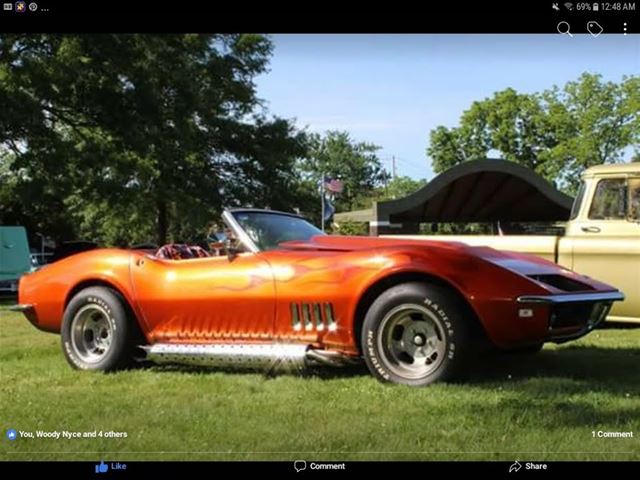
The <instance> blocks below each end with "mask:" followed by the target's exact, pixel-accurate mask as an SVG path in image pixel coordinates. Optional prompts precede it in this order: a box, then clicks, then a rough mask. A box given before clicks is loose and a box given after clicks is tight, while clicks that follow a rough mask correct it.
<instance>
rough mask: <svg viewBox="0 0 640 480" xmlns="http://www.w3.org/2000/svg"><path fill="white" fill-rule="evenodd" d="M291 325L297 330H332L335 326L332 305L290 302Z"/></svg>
mask: <svg viewBox="0 0 640 480" xmlns="http://www.w3.org/2000/svg"><path fill="white" fill-rule="evenodd" d="M290 309H291V327H292V328H293V329H294V330H296V331H298V330H302V329H303V328H304V329H305V330H307V331H310V330H314V329H315V330H316V331H318V332H321V331H323V330H330V331H333V330H335V329H336V328H337V324H336V319H335V316H334V314H333V305H332V304H331V303H329V302H327V303H324V304H323V303H302V304H297V303H291V304H290Z"/></svg>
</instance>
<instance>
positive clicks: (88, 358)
mask: <svg viewBox="0 0 640 480" xmlns="http://www.w3.org/2000/svg"><path fill="white" fill-rule="evenodd" d="M61 337H62V350H63V352H64V355H65V357H66V359H67V361H68V362H69V364H70V365H71V366H72V367H73V368H76V369H79V370H100V371H104V372H108V371H112V370H117V369H120V368H124V367H126V366H128V364H129V363H130V362H131V359H132V354H133V348H134V343H135V342H134V338H135V329H134V328H133V325H132V324H131V322H130V321H129V318H128V316H127V309H126V308H125V305H124V304H123V300H121V298H120V297H119V295H117V294H116V292H114V291H113V290H111V289H109V288H105V287H90V288H86V289H84V290H82V291H80V292H79V293H77V294H76V295H75V296H74V297H73V298H72V299H71V301H70V302H69V305H67V308H66V309H65V311H64V317H63V319H62V330H61Z"/></svg>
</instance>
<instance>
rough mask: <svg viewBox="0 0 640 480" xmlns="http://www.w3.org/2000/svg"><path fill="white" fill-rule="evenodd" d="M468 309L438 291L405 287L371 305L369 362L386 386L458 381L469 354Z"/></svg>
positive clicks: (365, 345)
mask: <svg viewBox="0 0 640 480" xmlns="http://www.w3.org/2000/svg"><path fill="white" fill-rule="evenodd" d="M467 317H468V313H467V309H466V308H465V307H464V305H461V304H460V300H459V299H458V297H457V296H456V295H454V294H453V293H451V292H450V291H449V290H448V289H446V288H444V287H441V286H438V285H427V284H423V283H413V282H412V283H405V284H401V285H397V286H395V287H392V288H390V289H389V290H387V291H385V292H384V293H383V294H382V295H380V296H379V297H378V298H377V299H376V300H375V301H374V302H373V304H372V305H371V307H370V308H369V311H368V312H367V314H366V316H365V320H364V324H363V329H362V339H361V341H362V350H363V352H364V358H365V362H366V363H367V366H368V367H369V370H370V371H371V373H373V375H374V376H375V377H376V378H378V379H379V380H381V381H385V382H392V383H401V384H406V385H413V386H423V385H428V384H430V383H432V382H435V381H438V380H450V379H453V378H454V377H455V376H456V375H457V374H458V373H459V372H460V371H461V367H462V365H463V362H464V360H465V357H468V356H469V353H470V347H471V345H470V337H471V335H470V333H471V332H470V328H469V320H470V319H469V318H467Z"/></svg>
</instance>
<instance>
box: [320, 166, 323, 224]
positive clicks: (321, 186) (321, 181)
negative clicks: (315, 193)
mask: <svg viewBox="0 0 640 480" xmlns="http://www.w3.org/2000/svg"><path fill="white" fill-rule="evenodd" d="M320 203H321V204H322V205H321V211H322V213H321V217H322V220H321V222H322V231H323V232H324V173H321V174H320Z"/></svg>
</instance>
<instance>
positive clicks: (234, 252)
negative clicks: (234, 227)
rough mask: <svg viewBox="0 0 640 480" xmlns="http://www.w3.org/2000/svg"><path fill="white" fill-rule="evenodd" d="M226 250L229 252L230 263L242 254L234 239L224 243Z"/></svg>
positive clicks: (228, 239)
mask: <svg viewBox="0 0 640 480" xmlns="http://www.w3.org/2000/svg"><path fill="white" fill-rule="evenodd" d="M224 249H225V250H226V252H227V258H228V259H229V261H230V262H232V261H233V259H234V258H236V257H237V256H238V253H240V250H238V248H236V242H235V240H233V239H232V238H227V239H226V240H225V241H224Z"/></svg>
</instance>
